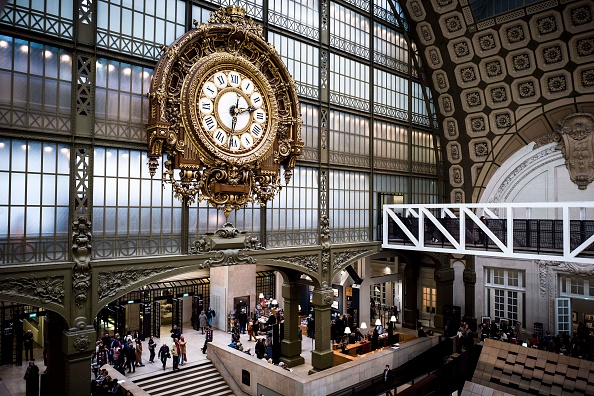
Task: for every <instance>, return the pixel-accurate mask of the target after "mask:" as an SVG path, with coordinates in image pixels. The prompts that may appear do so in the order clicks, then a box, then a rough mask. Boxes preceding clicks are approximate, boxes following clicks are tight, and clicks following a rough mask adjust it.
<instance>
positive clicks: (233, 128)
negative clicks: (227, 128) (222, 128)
mask: <svg viewBox="0 0 594 396" xmlns="http://www.w3.org/2000/svg"><path fill="white" fill-rule="evenodd" d="M235 125H237V116H236V115H234V116H233V120H232V121H231V133H233V132H235Z"/></svg>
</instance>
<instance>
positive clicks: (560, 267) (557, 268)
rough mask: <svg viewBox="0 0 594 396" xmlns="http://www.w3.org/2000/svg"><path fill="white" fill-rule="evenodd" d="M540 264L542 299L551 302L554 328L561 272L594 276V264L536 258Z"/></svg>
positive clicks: (550, 311)
mask: <svg viewBox="0 0 594 396" xmlns="http://www.w3.org/2000/svg"><path fill="white" fill-rule="evenodd" d="M535 263H536V264H537V265H538V278H539V288H540V299H541V300H543V301H548V304H549V307H548V308H549V324H548V325H549V328H554V324H555V323H554V322H555V318H556V315H555V299H556V298H557V297H559V295H558V294H557V293H558V290H559V288H558V281H559V276H558V275H559V273H567V274H570V275H576V276H579V277H591V276H594V266H592V265H589V264H579V263H568V262H564V261H548V260H536V261H535Z"/></svg>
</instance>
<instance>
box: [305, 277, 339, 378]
mask: <svg viewBox="0 0 594 396" xmlns="http://www.w3.org/2000/svg"><path fill="white" fill-rule="evenodd" d="M312 302H313V305H314V310H315V315H316V335H315V337H316V338H315V343H316V347H315V349H314V350H313V351H312V352H311V364H312V366H313V369H312V370H310V372H309V373H310V374H313V373H316V372H318V371H322V370H325V369H327V368H330V367H332V366H333V365H334V352H332V348H330V305H331V304H332V290H331V289H330V290H325V289H324V290H321V289H315V290H314V291H313V296H312Z"/></svg>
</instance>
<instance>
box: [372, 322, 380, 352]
mask: <svg viewBox="0 0 594 396" xmlns="http://www.w3.org/2000/svg"><path fill="white" fill-rule="evenodd" d="M378 346H379V331H378V330H377V326H376V327H375V329H373V334H372V335H371V350H372V351H375V350H376V349H377V347H378Z"/></svg>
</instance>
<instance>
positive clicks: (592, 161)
mask: <svg viewBox="0 0 594 396" xmlns="http://www.w3.org/2000/svg"><path fill="white" fill-rule="evenodd" d="M559 126H560V128H559V129H558V130H556V131H555V132H556V137H557V139H558V140H559V145H558V149H559V150H561V151H562V153H563V157H564V158H565V166H566V167H567V170H568V171H569V177H570V178H571V181H572V182H574V183H575V184H577V186H578V188H579V189H580V190H585V189H586V188H587V187H588V184H590V183H592V181H594V115H592V114H589V113H574V114H571V115H568V116H567V117H565V118H564V119H563V120H561V121H559Z"/></svg>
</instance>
